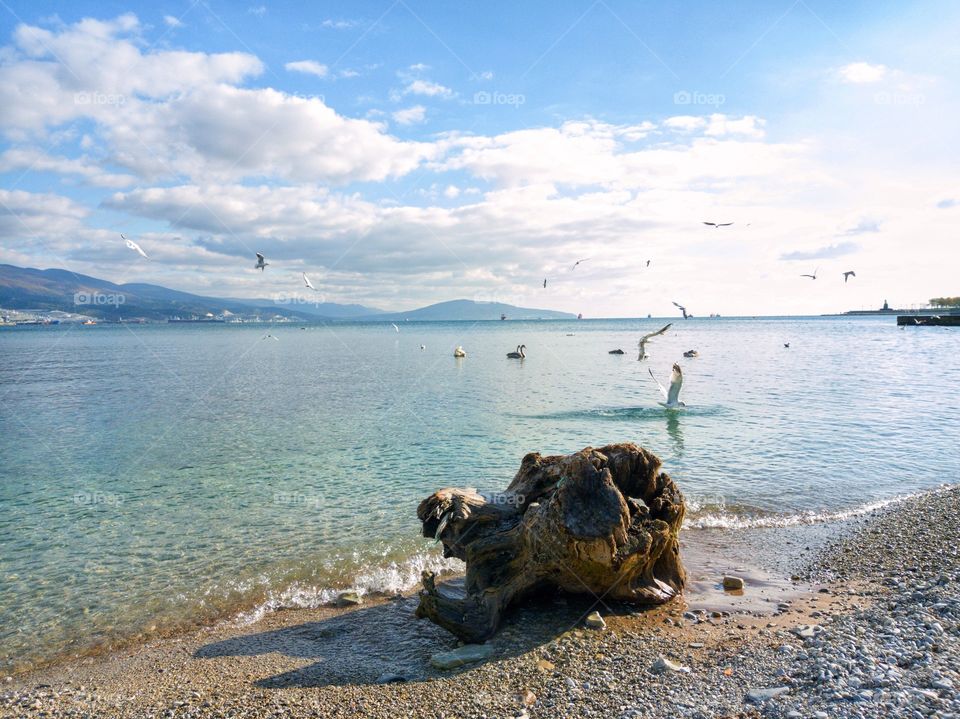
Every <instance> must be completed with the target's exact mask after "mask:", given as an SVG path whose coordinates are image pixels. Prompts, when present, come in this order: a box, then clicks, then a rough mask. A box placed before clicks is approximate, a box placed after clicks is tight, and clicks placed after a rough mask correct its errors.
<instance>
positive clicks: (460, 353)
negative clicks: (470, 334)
mask: <svg viewBox="0 0 960 719" xmlns="http://www.w3.org/2000/svg"><path fill="white" fill-rule="evenodd" d="M453 356H454V357H466V356H467V353H466V352H465V351H464V349H463V347H461V346H460V345H457V348H456V349H455V350H454V351H453Z"/></svg>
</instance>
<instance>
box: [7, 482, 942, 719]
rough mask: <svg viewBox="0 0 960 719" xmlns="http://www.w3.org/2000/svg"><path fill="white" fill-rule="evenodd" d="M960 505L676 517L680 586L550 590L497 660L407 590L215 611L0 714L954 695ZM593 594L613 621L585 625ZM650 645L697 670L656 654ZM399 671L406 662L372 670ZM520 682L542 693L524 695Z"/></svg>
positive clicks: (524, 612)
mask: <svg viewBox="0 0 960 719" xmlns="http://www.w3.org/2000/svg"><path fill="white" fill-rule="evenodd" d="M958 505H960V487H950V488H947V489H940V490H935V491H932V492H928V493H925V494H921V495H915V496H912V497H909V498H907V499H904V500H902V501H899V502H896V503H893V504H888V505H886V506H884V507H881V508H878V509H876V510H874V511H873V512H872V513H869V514H864V515H858V516H853V517H849V518H846V519H844V520H842V521H838V522H835V523H831V524H829V525H822V524H821V525H797V526H791V527H785V528H766V529H753V530H749V531H739V532H732V531H728V530H705V529H700V530H695V532H693V533H694V534H695V535H696V541H695V542H693V544H694V545H696V546H691V547H688V546H686V545H687V544H688V537H689V535H690V534H691V532H690V531H689V530H688V531H687V532H685V533H684V534H683V535H681V536H682V540H684V544H685V546H684V549H683V552H684V561H685V563H686V564H687V565H688V568H689V569H690V574H691V576H690V585H689V590H688V592H687V593H686V595H685V597H684V598H683V600H681V601H680V602H673V603H670V604H668V605H666V606H664V607H658V608H654V609H650V610H645V611H637V610H636V609H635V608H631V607H623V606H615V605H613V604H612V603H603V602H601V603H600V604H599V605H597V606H594V604H595V601H593V600H591V599H588V598H580V597H555V598H553V600H552V601H551V600H541V601H538V602H537V603H532V604H530V605H526V606H524V607H523V608H521V609H519V610H518V611H516V612H514V613H513V614H512V615H511V617H510V618H509V620H508V621H507V622H506V623H505V625H504V628H503V629H502V631H501V632H500V633H498V634H497V635H496V636H495V637H494V638H493V639H492V640H490V642H489V644H490V645H492V647H493V656H492V657H491V659H489V660H487V661H486V662H485V663H482V664H475V665H468V666H466V667H463V668H460V669H455V670H450V671H440V670H437V669H434V668H433V667H432V666H431V665H430V661H429V660H430V656H431V655H432V654H434V653H436V652H440V651H444V650H447V649H450V648H452V647H454V646H455V645H456V640H455V639H454V637H452V636H451V635H449V634H448V633H446V632H445V631H443V630H441V629H440V628H438V627H436V626H434V625H432V624H430V623H429V622H426V621H417V620H416V619H414V618H413V616H412V613H413V609H414V608H415V606H416V603H417V599H416V595H415V593H413V594H410V593H407V594H405V595H400V596H399V597H397V598H381V597H371V598H369V599H367V600H366V601H365V602H364V603H363V604H362V605H360V606H358V607H354V608H349V609H336V608H331V607H321V608H318V609H294V610H277V611H272V612H268V613H266V614H264V615H263V616H262V617H261V618H260V619H258V620H257V621H255V622H253V623H251V624H246V625H241V624H237V623H221V624H219V625H217V626H213V627H208V628H204V629H201V630H198V631H195V632H190V633H187V634H183V635H179V636H175V637H170V638H166V639H160V640H155V641H150V642H148V643H146V644H143V645H138V646H133V647H128V648H126V649H121V650H118V651H114V652H111V653H107V654H104V655H101V656H95V657H89V658H86V659H79V660H75V661H71V662H66V663H61V664H58V665H54V666H49V667H46V668H43V669H39V670H36V671H33V672H30V673H27V674H24V675H21V676H18V677H16V678H14V679H13V680H11V681H8V682H6V683H5V684H4V686H3V687H2V690H0V691H2V694H0V716H11V717H13V716H18V717H19V716H39V715H43V716H67V715H71V713H72V714H73V715H81V716H82V715H83V714H84V713H88V714H91V715H93V716H118V717H127V716H129V717H140V716H150V715H157V716H184V717H188V716H189V717H206V716H223V715H230V716H237V717H260V716H273V715H281V714H282V715H283V716H374V717H377V716H384V717H386V716H400V715H404V716H429V717H436V716H438V715H442V714H445V713H449V715H452V716H481V715H485V716H508V717H515V716H522V715H524V714H526V715H529V716H531V717H536V716H568V715H569V716H580V715H583V714H591V713H593V714H595V715H597V716H624V717H632V716H640V715H641V714H642V715H644V716H676V715H682V716H692V717H693V716H711V715H714V714H721V715H723V714H728V715H734V716H735V715H738V714H743V715H750V714H751V713H753V712H760V711H762V712H763V713H764V714H770V713H773V715H776V716H789V712H790V711H800V712H802V713H801V714H799V715H798V716H807V715H810V713H811V712H813V711H815V710H819V709H821V708H826V710H827V711H828V715H829V716H831V717H833V716H846V715H850V716H883V715H886V714H889V713H891V711H894V710H897V709H898V708H900V707H908V706H909V707H910V709H909V711H907V709H904V711H906V712H907V713H910V712H912V711H913V710H914V709H916V710H918V711H920V712H921V714H922V715H928V714H932V713H933V712H940V713H941V714H942V713H944V712H947V711H948V710H951V709H952V710H953V711H956V709H957V706H958V704H957V702H958V700H957V695H956V693H955V692H954V691H953V689H952V683H953V681H954V679H951V672H953V671H954V670H953V669H951V668H950V667H951V666H954V667H955V666H956V661H957V654H958V652H957V649H956V648H955V647H953V646H952V645H951V643H950V642H947V641H943V640H940V641H939V643H938V640H937V639H936V636H944V635H946V636H948V637H949V636H950V635H952V636H953V637H954V638H955V637H956V634H957V618H958V616H960V607H958V604H957V600H956V599H955V598H954V599H953V600H952V601H951V600H950V599H949V598H946V599H945V598H944V596H942V595H944V593H945V592H947V590H948V589H949V584H950V583H952V582H955V581H956V580H957V578H958V577H960V558H958V550H957V544H958V541H960V520H958V519H957V518H956V509H957V507H958ZM760 550H762V551H760ZM724 573H737V574H739V575H740V576H743V577H744V578H745V579H746V589H745V591H744V592H743V594H742V595H741V596H737V595H732V594H730V593H724V592H722V591H720V590H719V588H718V587H717V582H718V581H719V578H720V577H721V576H722V575H723V574H724ZM592 609H598V610H599V611H600V613H601V614H602V615H604V618H605V619H606V621H607V625H608V626H607V629H605V630H602V631H594V630H588V629H584V628H583V621H582V619H583V616H584V615H585V614H586V613H587V612H588V611H590V610H592ZM898 609H899V610H901V611H900V615H898V614H897V611H898ZM694 612H695V613H694ZM714 615H716V616H714ZM901 615H902V616H901ZM937 617H940V619H939V621H937V619H936V618H937ZM890 621H892V622H893V623H894V625H895V626H893V627H890V626H889V625H888V624H887V622H890ZM901 623H903V624H904V626H902V627H901V626H900V624H901ZM918 623H919V624H918ZM800 625H818V626H819V627H821V628H822V629H821V630H817V631H816V633H815V635H814V636H811V637H809V638H801V637H798V636H796V635H795V634H794V633H793V632H792V630H795V629H796V628H797V627H798V626H800ZM933 625H936V626H933ZM918 626H919V627H921V628H923V629H924V630H926V629H929V632H932V633H933V634H932V635H931V636H933V637H934V638H933V639H931V638H930V636H926V635H925V636H923V637H920V638H918V639H917V640H916V641H915V642H914V644H912V645H911V646H910V647H909V650H910V651H909V652H907V651H906V650H905V651H902V652H900V653H899V654H900V655H903V656H902V657H900V656H898V658H897V662H901V658H903V659H904V660H905V661H906V662H907V663H906V664H905V665H904V666H901V665H900V664H898V663H895V664H894V666H893V667H892V668H891V667H889V666H887V665H888V664H889V662H887V663H886V664H885V665H884V666H883V667H879V668H878V657H871V656H862V657H861V656H859V655H857V654H856V653H854V655H853V656H852V657H851V656H846V655H844V658H843V661H837V660H836V659H834V660H831V657H832V656H833V654H832V653H835V652H837V651H840V652H848V653H849V650H848V649H847V647H848V645H855V644H858V643H859V644H860V645H861V646H867V645H869V644H870V643H871V642H875V643H877V646H878V647H879V646H881V644H882V642H881V640H883V641H888V638H885V635H883V632H884V631H886V630H887V629H890V630H891V631H892V629H898V630H899V631H898V632H897V633H895V634H893V635H891V636H894V637H902V636H907V637H912V636H913V635H914V634H916V633H917V632H918V631H919V630H918V629H917V627H918ZM937 632H940V634H937ZM888 643H889V642H888ZM877 652H878V653H879V652H880V650H879V649H878V650H877ZM861 654H863V652H861ZM659 657H665V658H667V659H669V660H670V661H672V662H675V663H678V664H680V665H683V666H686V667H689V669H690V671H689V672H672V671H667V672H666V673H663V674H655V673H652V672H651V667H652V666H653V665H654V663H655V662H656V660H657V659H658V658H659ZM858 662H860V663H864V665H865V667H866V665H868V664H870V663H871V662H872V666H871V667H870V668H871V670H872V672H873V673H872V674H871V673H870V671H867V669H866V668H865V669H863V670H861V671H860V672H859V673H858V674H856V673H853V669H851V670H850V671H849V672H848V674H849V676H844V674H843V673H844V671H847V669H846V667H847V665H851V666H854V668H856V665H857V663H858ZM901 663H902V662H901ZM914 665H915V666H914ZM891 671H893V672H895V673H897V674H899V677H896V676H891V674H890V672H891ZM391 674H392V675H399V676H403V677H404V678H405V679H406V681H405V682H402V683H386V684H380V683H378V681H384V680H385V679H386V678H388V675H391ZM828 674H829V676H828ZM914 675H915V676H914ZM878 677H879V679H878ZM954 678H955V677H954ZM900 685H902V687H901V686H900ZM773 689H777V690H783V691H778V692H773V693H774V694H776V696H773V697H771V698H769V699H764V698H763V697H764V696H766V695H764V694H763V693H762V692H760V690H773ZM525 692H531V693H532V695H535V699H534V701H533V702H532V703H530V704H529V705H528V704H526V703H525V702H524V701H523V699H522V698H521V697H522V696H524V695H525V696H526V698H527V700H528V701H529V700H530V698H531V695H530V694H525ZM666 692H672V694H670V695H669V696H670V700H669V701H664V697H666V696H668V695H667V694H666ZM751 692H752V693H753V694H751ZM757 692H760V693H759V694H758V693H757ZM868 694H869V696H868ZM748 695H750V696H751V697H752V698H747V697H748ZM901 695H902V696H901ZM658 712H659V713H658ZM41 713H42V714H41Z"/></svg>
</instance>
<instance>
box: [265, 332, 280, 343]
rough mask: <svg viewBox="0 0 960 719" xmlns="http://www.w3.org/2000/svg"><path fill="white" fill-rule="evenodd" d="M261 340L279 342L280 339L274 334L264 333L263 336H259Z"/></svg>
mask: <svg viewBox="0 0 960 719" xmlns="http://www.w3.org/2000/svg"><path fill="white" fill-rule="evenodd" d="M263 340H273V341H274V342H279V341H280V340H278V339H277V338H276V337H274V336H273V335H271V334H265V335H264V336H263V337H261V338H260V341H261V342H262V341H263Z"/></svg>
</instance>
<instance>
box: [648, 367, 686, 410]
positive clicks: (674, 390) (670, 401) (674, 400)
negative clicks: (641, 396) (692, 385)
mask: <svg viewBox="0 0 960 719" xmlns="http://www.w3.org/2000/svg"><path fill="white" fill-rule="evenodd" d="M647 372H649V373H650V376H651V377H653V381H654V382H656V383H657V387H659V388H660V394H662V395H663V398H664V399H665V400H667V401H666V402H658V403H657V404H659V405H662V406H663V407H666V408H667V409H679V408H680V407H686V405H685V404H684V403H683V402H681V401H680V388H681V387H682V386H683V372H681V371H680V365H678V364H676V363H674V365H673V372H671V373H670V389H669V390H667V389H666V388H665V387H664V386H663V385H662V384H660V380H658V379H657V378H656V377H655V376H654V374H653V370H652V369H650V368H649V367H648V368H647Z"/></svg>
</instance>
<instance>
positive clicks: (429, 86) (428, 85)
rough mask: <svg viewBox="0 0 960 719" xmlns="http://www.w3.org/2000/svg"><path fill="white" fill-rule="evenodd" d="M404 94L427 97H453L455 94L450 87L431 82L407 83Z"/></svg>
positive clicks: (413, 81) (414, 81) (415, 81)
mask: <svg viewBox="0 0 960 719" xmlns="http://www.w3.org/2000/svg"><path fill="white" fill-rule="evenodd" d="M403 93H404V94H405V95H426V96H427V97H453V95H454V92H453V90H451V89H450V88H449V87H445V86H443V85H441V84H440V83H437V82H431V81H430V80H419V79H418V80H411V81H410V82H409V83H407V86H406V87H405V88H404V90H403Z"/></svg>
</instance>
